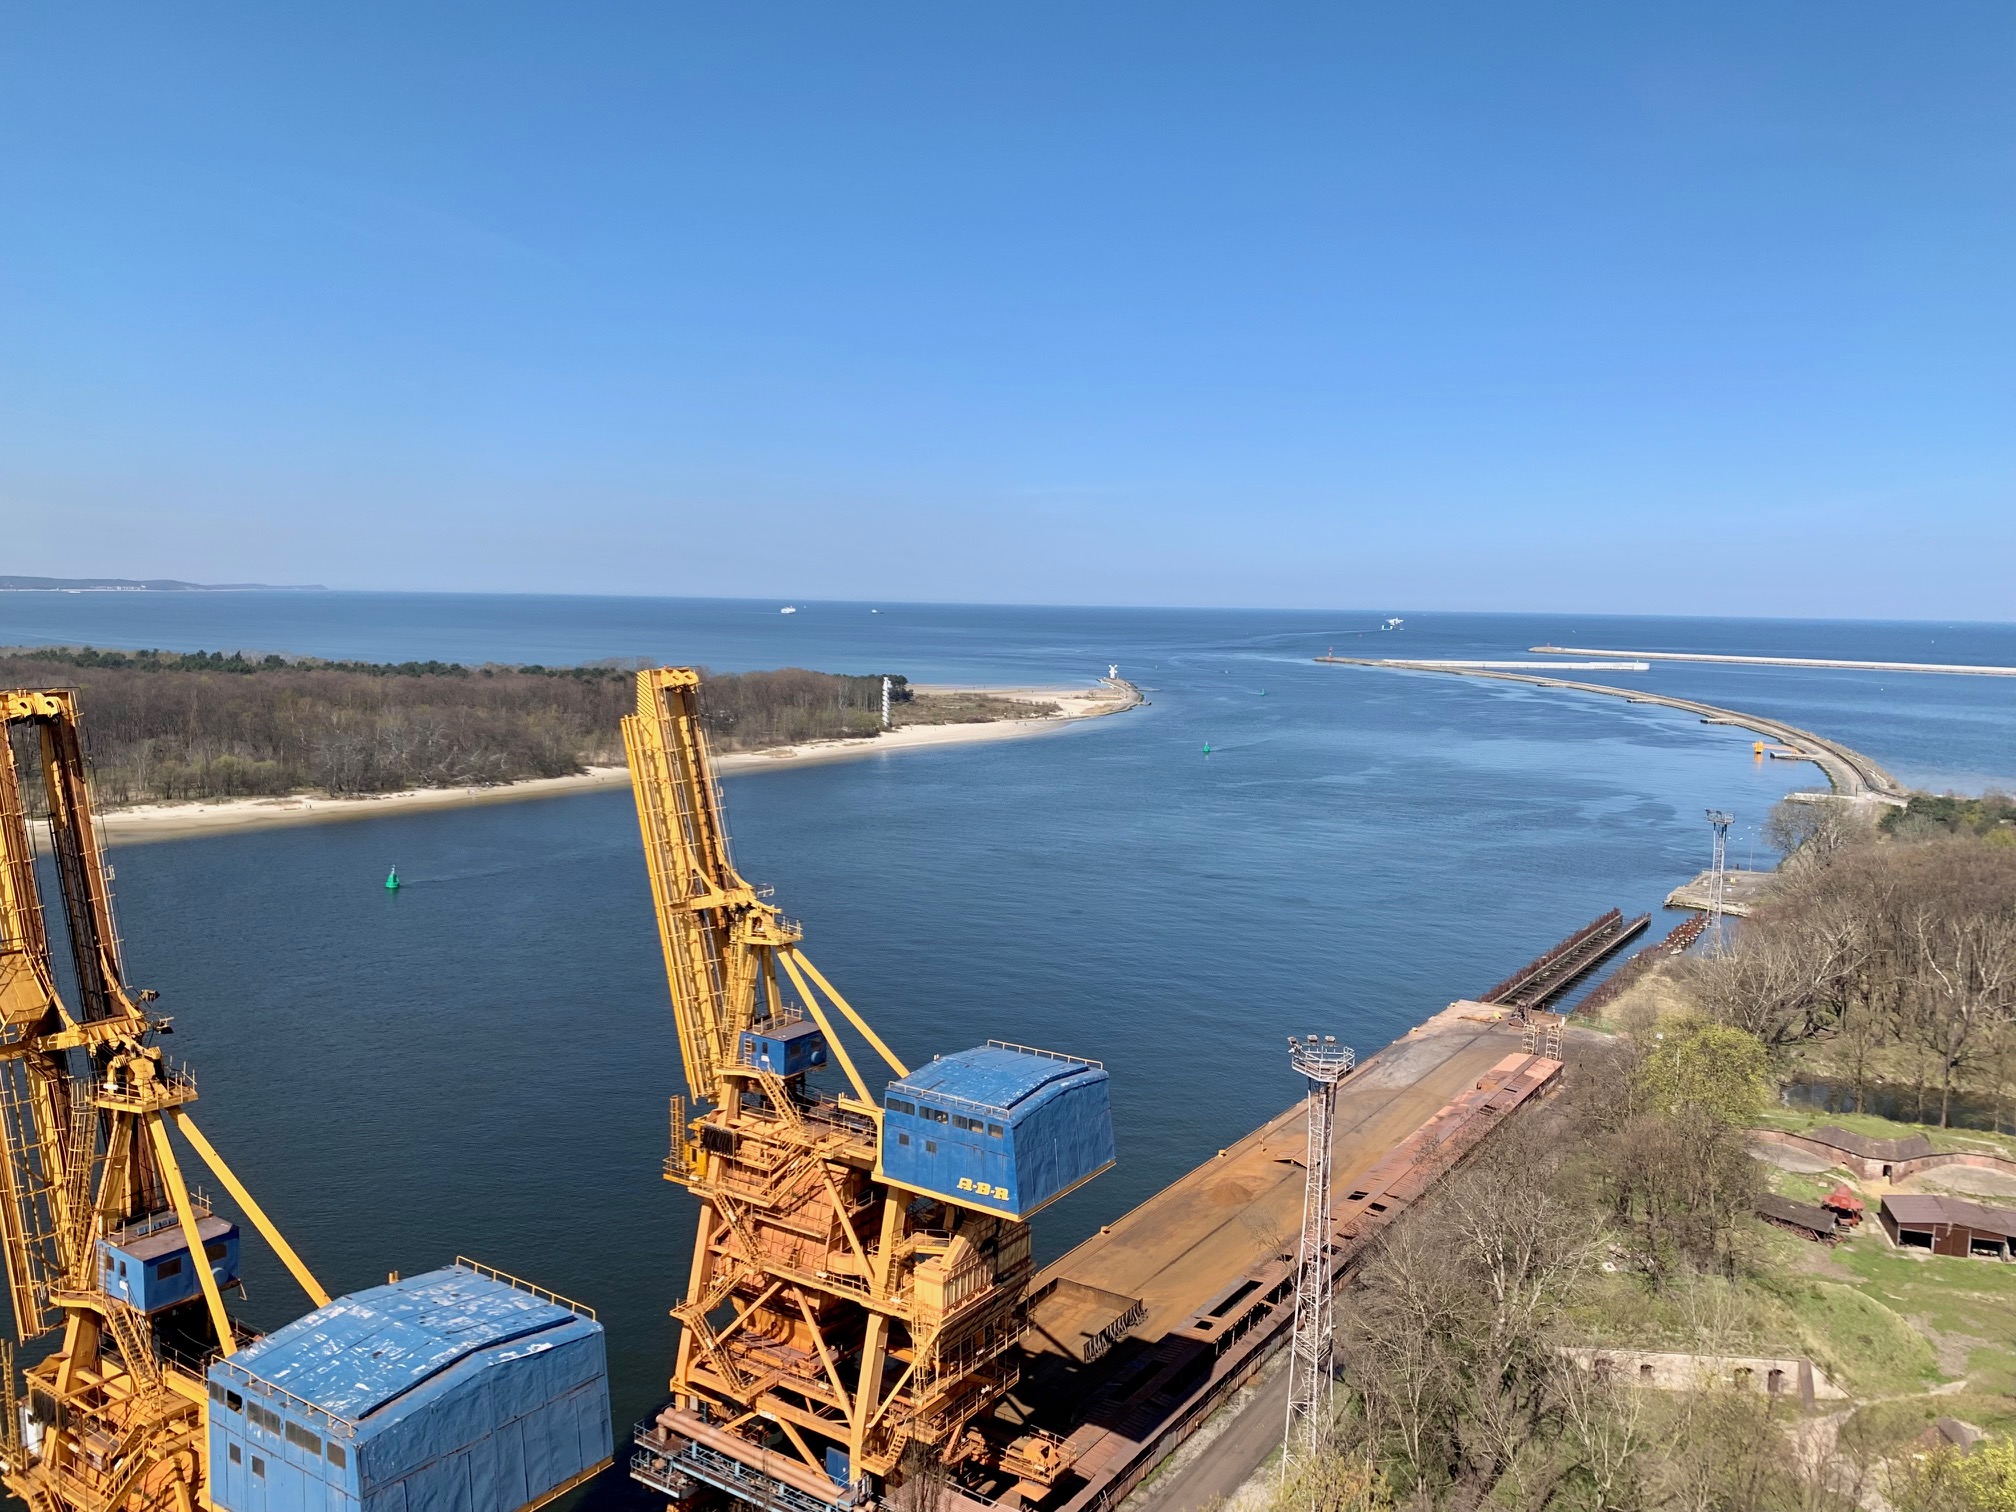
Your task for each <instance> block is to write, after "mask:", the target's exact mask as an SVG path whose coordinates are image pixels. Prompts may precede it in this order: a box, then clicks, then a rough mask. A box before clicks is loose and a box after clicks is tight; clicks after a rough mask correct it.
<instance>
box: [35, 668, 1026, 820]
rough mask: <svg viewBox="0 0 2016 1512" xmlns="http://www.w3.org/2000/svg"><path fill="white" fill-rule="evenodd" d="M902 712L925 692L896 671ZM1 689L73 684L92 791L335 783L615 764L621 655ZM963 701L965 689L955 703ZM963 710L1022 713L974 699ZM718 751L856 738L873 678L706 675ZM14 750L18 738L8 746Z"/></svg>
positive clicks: (912, 715) (362, 788)
mask: <svg viewBox="0 0 2016 1512" xmlns="http://www.w3.org/2000/svg"><path fill="white" fill-rule="evenodd" d="M894 683H895V686H896V696H897V700H898V702H899V704H900V705H901V706H902V712H903V714H904V716H905V720H906V722H910V721H914V720H929V719H931V718H933V717H934V713H935V712H936V711H934V709H933V708H932V706H931V704H930V701H929V700H928V699H925V700H919V699H915V698H913V697H912V696H911V694H910V690H909V687H908V684H907V682H906V680H905V679H903V678H900V677H899V678H895V679H894ZM0 687H17V688H19V687H30V688H49V687H68V688H75V689H76V690H77V692H78V694H79V698H80V703H81V707H82V710H83V722H84V736H85V746H86V751H87V753H88V755H89V757H90V760H91V763H92V772H93V779H94V786H95V789H96V792H97V794H98V799H99V802H100V803H101V804H104V805H106V806H108V807H121V806H126V805H131V804H137V803H148V802H161V801H169V802H173V801H179V800H186V799H203V798H238V797H259V796H276V795H281V794H287V793H299V792H322V793H330V794H337V795H353V794H368V793H383V792H393V791H397V790H400V789H404V788H416V787H463V786H474V785H485V784H494V783H504V782H515V781H519V780H522V779H525V778H533V777H560V776H566V775H568V774H570V773H574V772H579V771H581V770H582V769H583V768H584V767H586V766H589V765H593V764H603V763H620V762H621V761H622V759H623V746H622V738H621V734H620V731H619V728H618V721H619V720H620V719H621V718H622V716H623V715H625V714H627V713H629V712H630V710H631V708H632V707H633V704H634V700H635V679H634V672H633V670H632V669H631V668H630V667H628V666H622V665H615V664H606V665H597V666H585V667H565V668H548V667H542V666H499V665H490V666H464V665H461V664H458V663H451V662H439V661H428V662H403V663H371V662H332V661H315V660H309V659H296V658H287V657H281V656H272V655H268V656H248V655H245V654H244V653H242V652H233V653H230V654H228V655H227V654H225V653H223V652H214V651H213V652H191V653H179V652H162V651H138V652H129V651H100V650H93V649H90V648H85V649H80V650H44V649H17V650H11V651H0ZM968 702H969V703H970V700H969V701H968ZM983 702H986V703H991V704H994V705H999V706H1000V707H998V708H981V709H968V710H966V711H964V712H961V713H959V714H958V715H956V716H955V717H958V718H962V719H986V718H1000V717H1003V716H1004V715H1007V714H1028V713H1031V712H1034V711H1032V710H1031V709H1030V708H1029V707H1028V706H1027V705H1021V704H1010V703H1008V701H1006V700H999V699H996V700H983ZM702 707H703V709H704V711H705V715H706V719H707V723H708V727H709V730H710V734H711V737H712V740H713V743H714V745H715V748H716V749H718V750H724V751H734V750H750V749H761V748H765V747H771V746H778V745H788V744H792V743H795V742H799V741H806V740H828V739H839V738H847V737H867V736H873V735H874V734H875V733H876V732H877V731H878V729H879V727H880V724H881V707H882V679H881V678H880V677H848V676H839V675H835V674H832V673H826V672H812V671H806V670H803V669H801V668H786V669H783V670H781V671H774V672H744V673H725V674H721V675H711V674H708V675H706V678H705V684H704V687H703V691H702ZM19 754H20V755H22V756H26V755H28V754H29V753H28V752H27V750H26V749H25V748H24V749H23V750H22V751H21V752H20V753H19Z"/></svg>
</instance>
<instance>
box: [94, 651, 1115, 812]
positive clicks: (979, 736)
mask: <svg viewBox="0 0 2016 1512" xmlns="http://www.w3.org/2000/svg"><path fill="white" fill-rule="evenodd" d="M920 691H925V692H931V693H939V694H950V693H980V694H985V695H987V696H988V697H991V698H1007V699H1013V700H1016V701H1018V702H1024V703H1029V704H1032V705H1047V706H1050V707H1052V708H1054V709H1055V710H1056V712H1054V713H1042V714H1032V715H1031V716H1030V717H1029V718H1027V719H995V720H989V721H986V722H980V723H972V724H931V725H907V726H904V727H902V728H899V729H895V730H888V731H885V732H883V733H882V734H880V735H875V736H870V737H867V738H863V739H852V740H815V741H807V742H804V743H802V744H797V745H783V746H774V747H770V748H768V749H764V750H753V751H735V752H730V753H728V754H725V755H721V756H717V757H716V758H715V760H714V765H715V767H716V769H717V770H719V771H721V772H724V773H737V772H750V771H768V770H775V769H779V768H782V767H788V766H807V765H811V764H813V763H816V762H827V761H852V760H858V759H859V758H861V757H864V756H881V755H885V754H889V753H893V752H897V751H916V750H928V749H933V748H938V747H943V746H952V745H972V744H978V743H981V742H985V741H996V740H1016V739H1023V738H1027V737H1029V736H1033V735H1045V734H1051V733H1054V732H1056V731H1059V730H1062V729H1064V728H1066V727H1067V726H1069V725H1072V724H1076V723H1079V722H1081V721H1084V720H1087V719H1099V718H1102V717H1104V716H1106V715H1109V714H1121V713H1125V712H1126V711H1127V710H1129V709H1132V708H1135V707H1137V706H1138V705H1139V704H1141V703H1142V702H1143V698H1142V694H1141V691H1140V689H1138V688H1136V687H1135V686H1134V685H1133V684H1132V683H1130V682H1127V681H1125V680H1124V679H1118V678H1108V679H1104V680H1102V681H1101V682H1100V683H1099V685H1098V686H1096V687H1092V688H951V687H942V688H928V689H922V690H920ZM629 780H630V774H629V771H628V769H627V768H625V767H621V766H591V767H589V768H588V769H587V770H586V771H583V772H577V773H575V774H573V775H571V776H566V777H535V778H531V779H528V780H526V781H523V782H504V783H497V784H494V785H490V786H485V787H454V788H413V789H408V790H406V791H403V792H396V793H378V794H373V795H371V796H368V797H356V798H326V797H317V796H314V795H309V794H294V795H290V796H286V797H278V798H227V799H218V800H211V801H204V802H192V803H150V804H140V805H136V806H135V807H132V808H125V809H113V810H110V811H109V812H101V813H100V814H99V815H98V829H99V832H100V834H101V835H102V837H103V838H104V840H105V842H106V843H107V844H108V845H132V844H136V843H141V842H145V841H152V840H179V839H186V838H189V837H192V836H201V835H221V834H232V833H237V832H240V831H244V830H253V829H268V828H272V827H274V826H276V825H287V824H324V823H331V822H334V821H338V820H344V819H380V818H386V817H388V816H390V815H393V814H402V813H420V812H425V811H427V810H432V809H445V808H466V807H469V806H471V805H474V804H484V803H516V802H522V801H525V800H527V799H533V798H560V797H566V796H568V795H570V794H574V793H582V792H592V791H594V790H596V789H598V788H608V787H622V786H625V785H627V784H628V783H629Z"/></svg>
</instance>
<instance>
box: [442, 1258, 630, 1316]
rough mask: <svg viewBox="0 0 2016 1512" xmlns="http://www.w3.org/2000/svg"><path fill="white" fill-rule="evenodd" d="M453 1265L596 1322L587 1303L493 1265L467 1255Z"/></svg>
mask: <svg viewBox="0 0 2016 1512" xmlns="http://www.w3.org/2000/svg"><path fill="white" fill-rule="evenodd" d="M455 1264H456V1265H457V1266H458V1267H459V1268H461V1269H462V1270H470V1271H474V1272H476V1274H477V1275H479V1276H488V1277H489V1278H490V1279H491V1280H492V1281H502V1282H503V1283H504V1284H505V1285H506V1286H509V1287H511V1288H513V1289H514V1290H517V1291H522V1292H529V1293H530V1294H531V1295H533V1296H535V1297H537V1298H538V1299H539V1300H540V1301H542V1302H551V1303H552V1304H553V1305H554V1306H555V1307H564V1308H566V1309H567V1311H569V1312H571V1313H574V1314H575V1315H576V1316H578V1317H583V1318H586V1319H587V1320H588V1321H589V1322H591V1323H593V1322H595V1321H596V1317H595V1309H594V1308H592V1307H590V1306H589V1305H588V1304H587V1303H585V1302H576V1301H575V1300H574V1299H573V1298H572V1297H563V1296H561V1295H560V1293H558V1292H556V1291H548V1290H547V1289H546V1288H545V1287H543V1286H540V1285H537V1284H536V1283H534V1282H531V1281H527V1280H525V1279H524V1278H522V1277H520V1276H514V1275H512V1274H511V1273H510V1272H509V1271H501V1270H499V1269H497V1267H496V1266H494V1265H485V1264H484V1263H483V1262H482V1261H481V1260H471V1259H470V1258H469V1257H468V1256H467V1255H457V1256H456V1257H455Z"/></svg>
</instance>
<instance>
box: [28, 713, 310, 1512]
mask: <svg viewBox="0 0 2016 1512" xmlns="http://www.w3.org/2000/svg"><path fill="white" fill-rule="evenodd" d="M0 736H4V737H5V738H4V739H0V1144H4V1158H0V1251H4V1257H5V1262H6V1272H7V1288H8V1294H9V1297H10V1299H11V1301H12V1304H13V1313H14V1324H15V1335H16V1338H17V1339H18V1340H19V1341H20V1342H21V1343H22V1344H24V1345H27V1344H35V1343H38V1342H41V1341H43V1340H45V1339H50V1338H52V1337H54V1338H55V1343H54V1347H53V1349H51V1350H50V1351H49V1352H48V1353H47V1354H46V1355H44V1356H43V1357H42V1358H41V1359H39V1360H37V1361H36V1362H35V1363H34V1364H33V1365H32V1366H30V1367H29V1368H28V1369H27V1370H26V1371H25V1372H23V1373H22V1374H21V1375H20V1376H18V1377H17V1374H16V1371H15V1368H14V1358H13V1352H12V1349H11V1348H9V1347H7V1346H5V1345H0V1356H4V1358H0V1367H4V1375H5V1385H4V1390H0V1397H4V1401H0V1408H4V1413H5V1419H4V1422H0V1481H4V1483H5V1485H6V1488H7V1490H8V1491H10V1492H12V1493H13V1494H14V1495H15V1496H17V1497H19V1498H20V1499H21V1500H22V1501H23V1502H25V1503H27V1504H28V1506H29V1507H30V1508H32V1509H33V1512H192V1509H194V1508H197V1507H204V1508H207V1507H209V1506H210V1505H211V1502H210V1499H209V1496H208V1491H207V1482H208V1477H207V1475H206V1464H205V1459H206V1455H205V1425H206V1413H207V1411H208V1395H207V1390H206V1386H205V1382H204V1378H203V1375H202V1374H201V1370H202V1367H203V1364H204V1363H205V1362H206V1361H207V1360H208V1359H210V1358H214V1357H216V1356H217V1355H218V1354H220V1353H221V1354H222V1355H225V1356H229V1355H231V1354H232V1353H234V1352H235V1351H236V1349H237V1348H238V1345H239V1342H240V1338H241V1334H240V1332H239V1331H238V1329H237V1328H236V1325H234V1324H233V1322H232V1320H231V1317H230V1315H229V1314H228V1313H227V1312H226V1311H225V1307H224V1296H223V1293H224V1291H225V1290H226V1289H228V1288H229V1287H231V1286H233V1285H235V1284H236V1280H237V1250H238V1231H237V1226H236V1225H235V1224H233V1223H231V1222H229V1221H227V1220H226V1219H224V1218H222V1217H220V1216H218V1215H216V1214H213V1213H212V1212H211V1211H210V1209H209V1206H208V1204H207V1203H206V1202H204V1201H203V1200H202V1198H201V1197H200V1196H199V1195H198V1194H197V1193H195V1192H193V1191H192V1190H191V1188H190V1186H189V1183H188V1181H187V1180H186V1178H185V1177H184V1175H183V1170H182V1165H181V1162H180V1161H179V1159H178V1158H177V1156H176V1152H175V1146H174V1143H173V1141H172V1140H171V1139H170V1137H169V1136H170V1130H171V1129H172V1130H175V1131H178V1132H179V1133H180V1134H181V1135H182V1136H183V1137H184V1139H185V1140H186V1141H187V1142H188V1144H189V1147H190V1148H191V1149H193V1150H194V1151H195V1153H196V1155H197V1157H198V1158H199V1159H200V1160H201V1161H202V1163H203V1164H204V1165H205V1166H207V1167H208V1168H209V1169H210V1171H211V1172H212V1173H213V1174H214V1175H215V1176H216V1178H217V1179H218V1181H219V1182H221V1183H222V1184H223V1186H224V1188H225V1190H226V1191H227V1192H229V1193H230V1195H231V1197H232V1199H233V1200H234V1201H235V1202H236V1204H237V1206H238V1208H239V1210H240V1211H241V1212H242V1213H243V1214H244V1215H245V1217H247V1218H248V1219H250V1220H251V1221H252V1223H253V1225H254V1226H255V1227H256V1228H257V1229H258V1230H259V1232H260V1233H261V1235H263V1236H264V1238H265V1239H266V1241H267V1243H268V1244H269V1245H271V1246H272V1248H273V1251H274V1253H275V1254H276V1255H278V1256H279V1258H280V1260H281V1261H282V1262H283V1263H284V1264H285V1265H286V1266H287V1268H288V1270H289V1271H291V1272H292V1273H293V1275H294V1278H295V1279H296V1280H297V1281H299V1282H300V1284H301V1286H302V1289H303V1290H305V1291H306V1292H307V1294H308V1296H309V1297H310V1299H311V1300H312V1301H313V1302H314V1303H315V1304H316V1305H317V1306H321V1305H324V1304H326V1303H327V1302H328V1301H329V1296H328V1293H327V1292H325V1291H324V1290H323V1289H322V1287H321V1286H320V1284H319V1283H318V1282H317V1281H316V1280H315V1278H314V1276H313V1275H311V1274H310V1273H309V1271H308V1269H307V1267H306V1266H304V1265H303V1264H302V1263H301V1260H300V1257H299V1256H298V1255H296V1254H295V1252H294V1250H293V1249H292V1248H291V1247H290V1246H289V1245H288V1243H287V1241H286V1240H285V1239H284V1238H283V1237H282V1236H281V1235H280V1233H279V1231H278V1230H277V1229H275V1228H274V1227H273V1225H272V1223H271V1222H270V1221H269V1220H268V1218H267V1217H266V1214H265V1212H264V1210H263V1209H261V1208H260V1206H259V1205H258V1203H256V1202H254V1201H253V1200H252V1197H251V1195H250V1194H249V1193H248V1192H246V1190H245V1189H244V1187H243V1186H242V1185H241V1184H240V1183H239V1181H238V1179H237V1177H236V1176H235V1175H233V1174H232V1172H231V1169H230V1167H229V1166H227V1165H226V1164H225V1163H224V1161H223V1160H222V1158H221V1157H219V1156H218V1154H217V1152H216V1150H215V1149H213V1148H212V1147H211V1145H210V1143H209V1141H208V1140H207V1139H205V1138H204V1137H203V1135H202V1133H201V1132H200V1131H198V1129H197V1127H196V1124H195V1122H194V1121H193V1120H192V1119H191V1117H190V1114H189V1107H190V1105H191V1104H192V1103H194V1102H195V1100H196V1086H195V1082H194V1080H193V1079H192V1078H191V1076H190V1074H189V1072H188V1071H187V1069H186V1068H182V1067H178V1066H175V1065H172V1064H171V1063H169V1062H168V1061H167V1060H166V1059H165V1058H164V1057H163V1055H162V1053H161V1049H160V1047H159V1044H158V1043H157V1040H158V1036H159V1035H160V1034H161V1033H162V1032H163V1031H164V1030H166V1029H167V1027H168V1022H167V1020H165V1019H162V1018H159V1017H156V1016H154V1015H153V1014H152V1013H151V1012H150V1011H149V1007H148V1005H149V1003H151V1002H152V1000H153V994H152V993H149V992H135V991H133V990H131V989H130V988H129V987H128V986H127V983H126V976H125V970H124V967H123V965H122V963H121V961H120V950H119V937H118V934H117V932H116V930H115V928H114V926H113V919H112V894H111V887H110V873H109V871H108V869H107V867H106V865H105V860H104V856H103V853H102V851H101V849H100V844H99V839H98V834H97V831H96V828H95V826H94V824H93V821H92V813H91V795H90V789H89V785H88V783H87V782H86V780H85V767H84V754H83V747H82V742H81V735H80V729H79V721H78V712H77V706H76V702H75V699H74V696H73V695H72V694H70V693H69V692H66V691H61V690H32V689H31V690H14V691H0ZM17 752H18V753H20V754H21V755H23V756H25V757H26V758H27V759H28V762H29V764H30V765H31V767H32V766H39V768H40V776H41V782H40V797H41V804H40V806H41V807H42V808H43V809H45V810H46V816H47V822H48V833H49V850H50V857H51V860H52V861H53V868H52V869H53V870H54V872H55V874H56V877H57V883H58V890H59V892H60V899H59V900H58V907H59V909H60V915H61V918H62V920H63V925H64V927H63V930H62V940H63V941H64V942H65V943H67V946H68V964H69V968H70V969H69V977H70V984H71V988H72V991H71V994H70V995H69V996H68V997H67V998H66V996H65V995H64V993H63V992H62V991H60V990H59V985H58V979H59V972H58V967H57V960H56V956H55V954H54V952H53V950H52V944H51V931H50V929H49V914H50V910H49V909H48V908H47V907H46V906H45V902H44V899H43V897H42V892H41V889H40V887H39V885H38V881H37V871H36V856H35V853H34V851H33V850H32V849H31V847H30V827H29V806H28V802H27V796H28V795H27V793H24V787H23V782H22V774H21V770H20V765H19V763H18V762H17V759H16V757H17ZM30 791H32V789H30ZM199 1304H200V1305H199ZM24 1386H25V1403H24V1401H23V1387H24ZM24 1406H25V1409H26V1410H25V1412H24V1411H23V1408H24Z"/></svg>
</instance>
